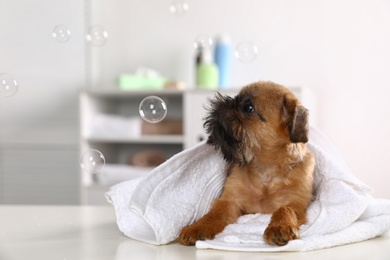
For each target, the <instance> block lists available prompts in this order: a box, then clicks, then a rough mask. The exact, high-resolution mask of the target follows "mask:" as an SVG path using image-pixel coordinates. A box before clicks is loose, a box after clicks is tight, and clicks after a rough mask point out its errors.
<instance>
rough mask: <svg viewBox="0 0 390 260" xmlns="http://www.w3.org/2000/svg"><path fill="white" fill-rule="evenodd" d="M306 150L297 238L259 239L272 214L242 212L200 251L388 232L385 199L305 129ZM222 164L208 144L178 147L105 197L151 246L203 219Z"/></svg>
mask: <svg viewBox="0 0 390 260" xmlns="http://www.w3.org/2000/svg"><path fill="white" fill-rule="evenodd" d="M308 146H309V148H310V150H311V151H312V152H313V154H314V155H315V157H316V163H317V164H316V168H315V198H314V200H313V202H312V203H311V205H310V207H309V209H308V223H307V224H305V225H303V226H301V228H300V235H301V238H300V239H298V240H293V241H290V242H289V243H288V244H287V245H285V246H281V247H275V246H270V245H268V244H266V243H264V241H263V238H262V234H263V232H264V230H265V228H266V227H267V225H268V223H269V220H270V217H271V215H264V214H263V215H262V214H248V215H244V216H241V217H240V218H239V219H238V220H237V221H236V223H234V224H231V225H228V226H227V227H226V228H225V229H224V231H223V232H222V233H220V234H218V235H217V236H216V237H215V238H214V239H213V240H207V241H198V242H197V243H196V247H197V248H199V249H206V248H210V249H220V250H235V251H259V252H260V251H308V250H315V249H321V248H327V247H332V246H337V245H343V244H348V243H353V242H358V241H363V240H366V239H370V238H373V237H376V236H380V235H383V234H385V233H386V232H388V231H389V230H390V201H389V200H381V199H374V198H372V196H371V195H370V192H371V189H370V188H369V187H368V186H367V185H365V184H364V183H363V182H361V181H360V180H358V179H357V178H356V177H354V176H353V175H352V174H351V173H350V171H349V169H348V167H347V166H346V165H345V163H344V161H343V160H342V159H341V157H340V156H339V155H338V153H337V152H336V151H335V149H334V148H333V146H332V145H331V144H330V142H329V141H328V140H327V139H326V137H325V136H323V135H322V134H321V133H320V132H318V131H317V130H316V129H314V128H311V129H310V141H309V144H308ZM225 169H226V163H225V162H224V161H223V159H222V158H221V156H220V154H219V152H216V151H215V150H214V148H213V147H211V146H209V145H207V144H206V143H204V142H203V143H201V144H199V145H197V146H196V147H194V148H191V149H189V150H186V151H183V152H182V153H179V154H177V155H176V156H174V157H172V158H171V159H170V160H168V161H166V162H165V163H164V164H162V165H160V166H159V167H157V168H155V169H154V170H153V171H152V172H150V173H149V174H148V175H146V176H145V177H144V178H142V179H137V180H132V181H127V182H124V183H120V184H118V185H116V186H113V187H112V188H111V189H110V190H109V191H108V192H107V194H106V196H107V199H108V201H109V202H110V203H111V204H112V205H113V206H114V208H115V212H116V216H117V220H118V221H117V222H118V227H119V229H120V230H121V231H122V232H123V233H124V234H125V235H126V236H128V237H130V238H133V239H136V240H140V241H144V242H148V243H151V244H156V245H160V244H166V243H169V242H171V241H174V240H175V239H177V237H178V236H179V234H180V231H181V229H182V228H183V227H184V226H187V225H189V224H191V223H192V222H194V221H195V220H197V219H199V218H200V217H202V216H203V215H204V214H205V213H206V212H207V211H208V210H209V208H210V206H211V203H212V201H213V200H214V199H215V198H217V197H218V195H219V194H220V192H221V190H222V187H223V182H224V179H225V177H226V176H225Z"/></svg>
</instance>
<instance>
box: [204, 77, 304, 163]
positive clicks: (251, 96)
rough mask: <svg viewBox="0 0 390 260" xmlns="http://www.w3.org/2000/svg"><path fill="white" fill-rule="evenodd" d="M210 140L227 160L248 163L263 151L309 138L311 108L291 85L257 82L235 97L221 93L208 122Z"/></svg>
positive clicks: (212, 107) (214, 100) (212, 108)
mask: <svg viewBox="0 0 390 260" xmlns="http://www.w3.org/2000/svg"><path fill="white" fill-rule="evenodd" d="M204 126H205V129H206V132H207V133H208V135H209V137H208V141H207V142H208V143H209V144H212V145H214V146H215V147H216V148H217V149H220V150H221V152H222V154H223V157H224V159H225V160H226V161H227V162H231V163H238V164H240V165H243V164H247V163H249V162H251V161H252V160H253V158H254V157H255V155H256V154H258V153H259V152H261V151H269V150H270V149H274V148H275V149H277V147H278V146H280V147H282V146H285V145H286V144H289V143H306V142H307V141H308V128H309V127H308V110H307V109H306V108H304V107H303V106H302V105H301V104H300V102H299V101H298V99H297V98H296V96H295V95H294V94H293V93H292V92H291V91H290V90H289V89H287V88H285V87H283V86H281V85H278V84H275V83H272V82H256V83H253V84H251V85H248V86H246V87H244V88H243V89H242V90H241V91H240V93H239V94H238V95H237V96H235V97H234V98H233V97H229V96H223V95H221V94H219V93H218V94H217V95H216V97H215V98H214V99H213V100H211V107H210V109H209V114H208V115H207V117H206V118H205V123H204Z"/></svg>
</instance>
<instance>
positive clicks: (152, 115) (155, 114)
mask: <svg viewBox="0 0 390 260" xmlns="http://www.w3.org/2000/svg"><path fill="white" fill-rule="evenodd" d="M139 114H140V115H141V117H142V118H143V119H144V120H145V121H147V122H149V123H158V122H160V121H162V120H163V119H164V118H165V116H166V115H167V105H166V104H165V102H164V100H162V99H161V98H159V97H156V96H148V97H146V98H144V99H143V100H142V101H141V103H140V105H139Z"/></svg>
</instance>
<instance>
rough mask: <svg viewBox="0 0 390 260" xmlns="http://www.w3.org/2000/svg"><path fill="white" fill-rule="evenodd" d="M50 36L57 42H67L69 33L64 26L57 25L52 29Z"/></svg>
mask: <svg viewBox="0 0 390 260" xmlns="http://www.w3.org/2000/svg"><path fill="white" fill-rule="evenodd" d="M52 36H53V38H54V39H56V40H57V42H67V41H69V39H70V31H69V29H68V27H66V26H65V25H63V24H59V25H57V26H56V27H54V29H53V33H52Z"/></svg>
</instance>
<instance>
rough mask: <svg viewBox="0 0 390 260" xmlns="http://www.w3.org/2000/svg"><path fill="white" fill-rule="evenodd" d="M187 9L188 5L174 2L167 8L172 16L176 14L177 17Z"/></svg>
mask: <svg viewBox="0 0 390 260" xmlns="http://www.w3.org/2000/svg"><path fill="white" fill-rule="evenodd" d="M188 9H189V5H188V3H187V2H183V1H177V2H174V3H172V4H171V5H170V6H169V11H170V12H171V13H172V14H177V15H180V14H184V13H186V12H187V11H188Z"/></svg>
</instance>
